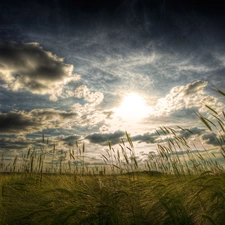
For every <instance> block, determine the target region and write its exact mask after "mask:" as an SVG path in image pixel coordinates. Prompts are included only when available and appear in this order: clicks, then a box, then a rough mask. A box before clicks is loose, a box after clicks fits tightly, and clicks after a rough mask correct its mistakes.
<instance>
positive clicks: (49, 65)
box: [0, 42, 79, 101]
mask: <svg viewBox="0 0 225 225" xmlns="http://www.w3.org/2000/svg"><path fill="white" fill-rule="evenodd" d="M72 72H73V65H69V64H65V63H64V62H63V59H62V58H59V57H58V56H56V55H53V54H52V53H51V52H49V51H45V50H43V48H42V47H41V46H40V45H39V44H38V43H34V42H32V43H16V42H0V79H1V80H3V81H4V84H3V87H4V88H6V89H8V90H12V91H29V92H31V93H33V94H40V95H45V94H48V95H50V100H52V101H57V99H58V97H59V96H60V95H61V94H62V91H63V87H64V85H66V84H68V83H69V82H70V81H72V80H77V79H79V76H78V75H73V74H72Z"/></svg>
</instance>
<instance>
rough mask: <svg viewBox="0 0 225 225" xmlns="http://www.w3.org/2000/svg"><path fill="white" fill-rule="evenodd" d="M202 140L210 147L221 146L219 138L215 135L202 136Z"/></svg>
mask: <svg viewBox="0 0 225 225" xmlns="http://www.w3.org/2000/svg"><path fill="white" fill-rule="evenodd" d="M202 140H204V141H205V143H207V144H210V145H214V146H219V145H220V144H219V142H218V137H217V136H216V134H214V133H208V134H204V135H202Z"/></svg>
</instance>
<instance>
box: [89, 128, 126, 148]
mask: <svg viewBox="0 0 225 225" xmlns="http://www.w3.org/2000/svg"><path fill="white" fill-rule="evenodd" d="M124 135H125V133H124V132H123V131H120V130H118V131H115V132H114V133H93V134H90V135H87V136H86V137H85V139H87V140H89V141H90V142H91V143H97V144H100V145H108V143H109V142H110V143H111V144H112V145H115V144H118V143H120V142H121V138H122V137H123V136H124Z"/></svg>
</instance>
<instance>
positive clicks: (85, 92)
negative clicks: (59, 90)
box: [74, 85, 104, 105]
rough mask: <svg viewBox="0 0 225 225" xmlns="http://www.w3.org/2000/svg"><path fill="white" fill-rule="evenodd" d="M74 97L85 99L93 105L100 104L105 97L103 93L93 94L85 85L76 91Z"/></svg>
mask: <svg viewBox="0 0 225 225" xmlns="http://www.w3.org/2000/svg"><path fill="white" fill-rule="evenodd" d="M74 96H75V97H77V98H84V100H85V101H87V102H89V103H90V104H91V105H98V104H100V103H101V102H102V100H103V98H104V95H103V94H102V93H101V92H91V91H90V90H89V89H88V88H87V86H85V85H81V86H79V87H78V88H77V89H76V90H75V92H74Z"/></svg>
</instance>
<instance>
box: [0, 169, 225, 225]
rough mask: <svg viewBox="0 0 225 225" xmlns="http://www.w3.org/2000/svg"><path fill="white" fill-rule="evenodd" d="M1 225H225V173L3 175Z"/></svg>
mask: <svg viewBox="0 0 225 225" xmlns="http://www.w3.org/2000/svg"><path fill="white" fill-rule="evenodd" d="M0 179H1V180H0V181H1V186H0V189H1V195H0V203H1V204H0V207H1V209H0V212H1V217H0V218H1V221H0V224H10V225H11V224H13V225H16V224H96V225H97V224H98V225H100V224H102V225H103V224H146V225H147V224H224V223H225V213H224V210H225V174H220V175H215V174H213V173H211V172H205V173H203V174H201V175H199V176H196V175H192V176H182V177H180V178H178V177H177V176H172V175H169V176H166V175H159V174H157V175H152V174H147V173H133V174H127V175H105V176H100V175H96V176H88V175H86V176H74V175H62V174H61V175H60V174H58V175H51V174H45V175H43V176H42V180H41V179H40V175H37V174H13V173H12V174H1V176H0Z"/></svg>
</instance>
